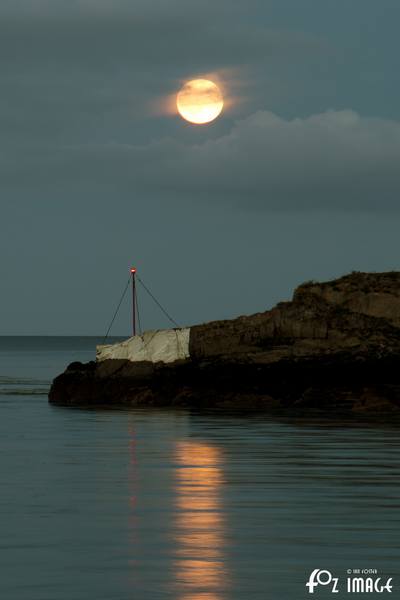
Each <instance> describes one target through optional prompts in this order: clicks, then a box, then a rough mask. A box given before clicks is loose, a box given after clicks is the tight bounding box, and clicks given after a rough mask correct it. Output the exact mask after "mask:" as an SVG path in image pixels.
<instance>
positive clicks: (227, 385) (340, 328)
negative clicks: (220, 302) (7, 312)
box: [49, 272, 400, 414]
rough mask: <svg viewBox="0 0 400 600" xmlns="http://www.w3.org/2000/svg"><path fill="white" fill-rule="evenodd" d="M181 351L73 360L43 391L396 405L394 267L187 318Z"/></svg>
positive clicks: (201, 402)
mask: <svg viewBox="0 0 400 600" xmlns="http://www.w3.org/2000/svg"><path fill="white" fill-rule="evenodd" d="M185 331H188V330H185ZM188 354H189V355H188V356H187V353H186V354H185V357H186V358H184V359H180V360H176V361H174V362H172V363H171V362H170V363H167V362H150V361H140V360H139V361H132V360H129V359H126V358H111V359H106V360H101V361H98V362H96V363H89V364H86V365H83V364H81V363H73V364H72V365H70V366H69V367H68V368H67V370H66V371H65V372H64V373H63V374H62V375H60V376H59V377H57V378H56V379H55V381H54V382H53V385H52V388H51V391H50V396H49V398H50V401H51V402H53V403H56V404H64V405H93V404H106V405H121V404H128V405H135V406H150V405H153V406H154V405H156V406H191V407H195V408H198V409H201V408H209V407H235V408H243V409H249V408H253V409H261V410H285V411H287V410H289V411H304V410H309V409H311V408H313V409H314V408H317V409H321V410H323V411H324V412H330V413H332V414H337V413H338V412H352V413H354V412H356V413H359V412H365V411H367V412H369V413H380V414H383V413H384V414H387V413H389V414H397V413H399V414H400V273H398V272H390V273H352V274H350V275H347V276H345V277H342V278H340V279H337V280H334V281H330V282H326V283H314V282H309V283H305V284H302V285H301V286H299V287H298V288H297V289H296V290H295V293H294V296H293V300H292V301H291V302H282V303H280V304H278V305H277V306H276V307H275V308H273V309H272V310H269V311H266V312H263V313H258V314H255V315H251V316H242V317H238V318H237V319H232V320H226V321H215V322H211V323H206V324H203V325H197V326H193V327H191V328H190V335H189V353H188ZM110 355H111V356H112V353H111V354H110ZM115 355H116V356H118V353H117V354H115Z"/></svg>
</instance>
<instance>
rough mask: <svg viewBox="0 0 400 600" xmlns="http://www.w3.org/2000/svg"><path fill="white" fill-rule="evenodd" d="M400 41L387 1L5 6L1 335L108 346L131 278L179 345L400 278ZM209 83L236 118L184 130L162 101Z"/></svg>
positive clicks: (394, 11) (110, 1)
mask: <svg viewBox="0 0 400 600" xmlns="http://www.w3.org/2000/svg"><path fill="white" fill-rule="evenodd" d="M399 22H400V3H399V1H398V0H380V1H379V2H378V1H377V0H352V1H351V2H350V1H349V0H292V1H290V0H260V1H257V0H247V1H246V2H240V3H239V2H233V1H230V2H228V1H225V0H219V1H218V0H214V1H209V0H202V2H199V1H196V2H194V1H192V0H164V1H163V2H161V1H160V0H150V1H149V0H147V1H144V0H143V1H142V0H136V1H134V0H130V1H128V0H75V1H74V0H68V1H62V0H52V1H50V0H48V1H42V0H31V1H28V0H12V1H11V0H2V2H1V4H0V63H1V79H0V86H1V93H0V132H1V136H0V186H1V220H0V256H1V260H0V269H1V282H2V287H1V291H2V293H1V304H0V306H1V309H2V310H1V320H0V334H2V335H14V334H15V335H23V334H46V335H56V334H66V335H69V334H70V335H75V334H77V335H79V334H88V335H90V334H100V335H101V334H102V333H104V332H105V330H106V329H107V326H108V324H109V321H110V319H111V317H112V313H113V311H114V309H115V306H116V303H117V301H118V299H119V296H120V294H121V292H122V290H123V288H124V285H125V283H126V281H127V279H128V276H129V268H130V266H131V264H132V265H135V266H137V268H138V271H139V274H140V276H141V277H142V279H143V280H144V282H145V283H146V284H147V285H148V286H149V287H150V288H151V290H152V291H153V292H154V293H155V295H156V296H157V297H158V298H159V299H160V300H161V302H162V303H163V304H164V305H165V306H166V308H167V310H168V311H169V312H170V313H171V314H172V316H173V317H174V319H175V320H176V321H178V322H179V323H180V324H182V325H190V324H193V323H198V322H202V321H206V320H212V319H220V318H230V317H233V316H236V315H239V314H248V313H252V312H257V311H262V310H266V309H268V308H270V307H271V306H272V305H273V304H274V303H276V302H277V301H280V300H285V299H289V298H290V296H291V292H292V290H293V288H294V287H295V286H296V285H297V284H299V283H300V282H302V281H304V280H308V279H331V278H333V277H337V276H340V275H342V274H345V273H346V272H349V271H352V270H368V271H381V270H391V269H396V270H397V269H399V249H400V248H399V247H400V241H399V240H400V236H399V225H400V218H399V217H400V215H399V211H398V206H399V198H400V84H399V68H398V57H399V55H400V38H399V35H398V24H399ZM204 75H209V76H210V78H212V77H215V78H216V79H218V81H220V82H221V84H222V86H223V89H224V92H225V94H226V97H227V98H228V100H229V102H228V106H227V108H226V110H225V111H224V112H223V114H222V116H221V117H219V118H218V119H217V120H216V121H215V122H213V123H211V124H209V125H203V126H194V125H190V124H189V123H186V122H185V121H183V120H182V119H181V118H180V117H178V116H177V115H175V114H171V112H170V111H169V110H167V105H168V102H167V100H168V99H169V98H170V97H171V95H173V94H176V92H177V91H178V90H179V89H180V87H181V85H182V84H183V83H184V82H185V81H187V80H188V79H192V78H194V77H200V76H204ZM139 294H140V295H139V301H140V309H141V313H142V322H143V325H144V326H145V328H146V329H149V328H153V327H168V326H169V323H168V321H166V320H165V318H164V316H163V315H162V314H161V313H160V312H159V311H158V310H157V308H155V307H153V306H152V304H151V300H150V299H148V298H147V297H146V296H145V295H144V293H143V292H142V290H140V289H139ZM129 331H130V323H129V302H128V299H126V303H125V304H124V305H123V308H122V310H121V314H120V317H119V319H118V320H117V322H116V325H115V328H114V330H113V333H115V334H121V335H124V334H127V335H128V334H129Z"/></svg>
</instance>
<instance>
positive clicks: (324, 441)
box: [0, 338, 400, 600]
mask: <svg viewBox="0 0 400 600" xmlns="http://www.w3.org/2000/svg"><path fill="white" fill-rule="evenodd" d="M97 342H98V340H97V339H95V338H0V407H1V418H0V430H1V433H0V440H1V454H0V462H1V471H0V473H1V479H0V484H1V494H0V519H1V529H0V533H1V536H0V554H1V557H0V569H1V577H0V598H1V599H4V600H102V599H104V600H136V599H137V600H147V599H149V600H157V599H159V598H160V599H162V598H165V599H167V598H168V599H170V598H171V599H176V600H225V599H227V600H228V599H229V600H236V599H237V600H239V599H240V600H253V599H254V600H256V599H257V600H258V599H260V600H280V599H282V600H299V599H302V598H307V597H314V598H332V597H336V596H332V594H331V592H330V590H328V589H327V588H319V589H317V590H316V592H315V593H314V595H313V596H310V595H309V594H308V593H307V590H306V588H305V583H306V581H307V580H308V577H309V575H310V572H311V571H312V570H313V569H316V568H319V569H328V570H330V571H331V572H332V573H333V575H334V576H335V577H339V585H340V586H341V592H340V595H341V597H351V595H349V594H347V593H346V591H345V589H344V586H345V579H346V577H347V574H346V573H347V570H348V569H357V568H359V569H363V568H372V569H377V570H378V571H379V574H380V575H381V576H382V577H383V578H384V579H385V580H386V578H387V577H390V576H392V577H393V578H394V582H393V583H394V584H395V587H394V590H393V593H392V594H391V595H389V594H387V593H383V594H375V593H370V594H366V595H365V596H366V597H369V598H382V597H397V598H398V597H399V589H400V560H399V559H400V552H399V545H400V480H399V476H400V439H399V433H400V429H399V428H398V427H397V426H396V425H394V424H393V425H388V426H371V425H368V424H364V425H362V424H357V423H353V422H349V423H345V424H343V423H342V424H340V423H336V424H335V423H329V422H324V421H321V420H317V419H315V420H314V421H311V422H310V421H309V422H307V423H306V422H302V421H296V422H289V421H288V420H286V421H285V420H284V419H272V418H268V417H264V416H239V415H230V416H222V415H220V414H219V415H213V414H209V415H199V414H194V413H190V412H177V411H156V410H152V411H147V412H146V411H143V410H141V411H137V410H120V411H116V410H114V411H111V410H109V411H107V410H79V409H67V408H58V407H53V406H49V405H48V403H47V396H46V393H47V390H48V387H49V383H50V381H51V379H52V377H53V376H55V375H56V374H58V373H59V372H61V371H62V370H63V369H64V367H65V366H66V364H68V363H69V362H71V361H73V360H82V361H86V360H90V359H92V358H93V357H94V347H95V344H96V343H97ZM339 597H340V596H339ZM358 597H360V594H358Z"/></svg>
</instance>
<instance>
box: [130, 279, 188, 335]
mask: <svg viewBox="0 0 400 600" xmlns="http://www.w3.org/2000/svg"><path fill="white" fill-rule="evenodd" d="M136 278H137V280H138V281H139V283H141V285H142V286H143V287H144V289H145V290H146V292H147V293H148V294H149V296H150V297H151V298H152V299H153V300H154V302H155V303H156V304H157V306H158V307H159V308H160V309H161V310H162V312H163V313H164V315H165V316H166V317H167V319H169V321H171V323H173V325H175V327H178V328H180V325H178V323H177V322H176V321H175V320H174V319H173V318H172V317H171V315H169V314H168V313H167V311H166V310H165V308H164V307H163V306H162V305H161V304H160V303H159V301H158V300H157V298H155V296H154V295H153V294H152V293H151V291H150V290H149V288H148V287H147V286H146V285H145V284H144V283H143V281H142V280H141V279H140V277H139V275H136Z"/></svg>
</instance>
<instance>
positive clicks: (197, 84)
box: [176, 79, 224, 125]
mask: <svg viewBox="0 0 400 600" xmlns="http://www.w3.org/2000/svg"><path fill="white" fill-rule="evenodd" d="M176 106H177V109H178V112H179V114H180V115H181V117H183V118H184V119H186V121H189V122H190V123H196V124H197V125H202V124H204V123H210V122H211V121H214V119H216V118H217V117H218V115H219V114H221V111H222V108H223V106H224V99H223V97H222V93H221V90H220V89H219V87H218V86H217V85H216V84H215V83H214V82H213V81H210V80H209V79H192V80H191V81H188V82H187V83H185V85H184V86H183V88H182V89H181V90H180V91H179V92H178V95H177V97H176Z"/></svg>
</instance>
